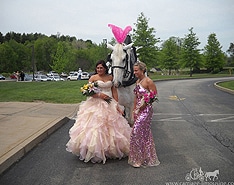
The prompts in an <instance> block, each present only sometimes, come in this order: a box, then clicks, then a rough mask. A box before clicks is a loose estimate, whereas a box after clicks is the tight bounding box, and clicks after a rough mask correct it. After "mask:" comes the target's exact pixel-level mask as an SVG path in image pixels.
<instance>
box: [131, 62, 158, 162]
mask: <svg viewBox="0 0 234 185" xmlns="http://www.w3.org/2000/svg"><path fill="white" fill-rule="evenodd" d="M145 71H146V65H145V64H144V63H143V62H137V63H135V64H134V74H135V75H136V77H137V78H138V80H137V84H136V87H135V89H134V93H135V95H136V98H135V102H134V107H135V108H134V125H133V129H132V133H131V137H130V152H129V157H128V163H129V164H130V165H132V166H133V167H140V166H143V167H146V166H157V165H159V164H160V162H159V160H158V157H157V154H156V149H155V144H154V140H153V135H152V132H151V120H152V116H153V107H152V102H146V100H145V99H144V96H146V95H145V94H146V93H149V92H152V94H153V95H154V96H152V101H154V100H155V99H154V100H153V98H156V97H157V96H156V95H157V89H156V86H155V84H154V82H153V81H152V80H151V79H150V78H149V77H146V76H145ZM148 101H149V100H148Z"/></svg>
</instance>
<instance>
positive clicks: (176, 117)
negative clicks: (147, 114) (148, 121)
mask: <svg viewBox="0 0 234 185" xmlns="http://www.w3.org/2000/svg"><path fill="white" fill-rule="evenodd" d="M153 115H154V116H155V118H157V119H154V120H153V121H171V122H173V121H174V122H175V121H177V122H178V121H180V122H181V121H186V120H185V119H184V117H191V116H193V117H202V118H203V119H204V120H205V121H206V122H207V123H212V122H213V123H214V122H222V123H223V122H233V123H234V114H196V115H191V114H176V113H172V114H169V113H155V114H153Z"/></svg>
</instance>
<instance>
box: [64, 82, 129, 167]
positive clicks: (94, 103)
mask: <svg viewBox="0 0 234 185" xmlns="http://www.w3.org/2000/svg"><path fill="white" fill-rule="evenodd" d="M98 86H99V87H100V89H101V90H102V93H105V94H107V95H108V96H110V97H112V93H111V87H112V82H111V81H108V82H103V81H98ZM116 105H117V102H116V101H115V100H114V99H112V101H111V103H110V104H108V103H107V102H105V101H104V100H103V99H100V98H93V97H89V98H87V100H86V101H84V102H82V103H81V105H80V107H79V111H78V113H77V119H76V122H75V124H74V125H73V127H72V128H71V129H70V131H69V135H70V140H69V141H68V143H67V144H66V146H67V148H66V150H67V151H69V152H72V153H73V154H75V155H77V156H79V159H80V160H84V162H88V161H91V162H93V163H96V162H98V163H99V162H102V163H103V164H104V163H105V162H106V159H107V158H113V159H115V158H118V159H121V158H123V157H126V156H128V153H129V142H130V134H131V130H132V129H131V127H130V126H129V124H128V122H127V120H126V119H125V118H124V117H123V116H122V115H121V114H120V113H119V112H118V111H117V110H116Z"/></svg>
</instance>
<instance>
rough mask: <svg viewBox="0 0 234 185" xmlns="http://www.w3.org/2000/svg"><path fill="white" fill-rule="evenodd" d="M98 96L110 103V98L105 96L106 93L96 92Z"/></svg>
mask: <svg viewBox="0 0 234 185" xmlns="http://www.w3.org/2000/svg"><path fill="white" fill-rule="evenodd" d="M98 97H99V98H101V99H103V100H105V101H106V102H107V103H110V102H111V100H112V98H111V97H109V96H107V95H106V94H104V93H98Z"/></svg>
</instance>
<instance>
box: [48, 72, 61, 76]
mask: <svg viewBox="0 0 234 185" xmlns="http://www.w3.org/2000/svg"><path fill="white" fill-rule="evenodd" d="M47 76H49V77H50V76H59V74H58V73H56V72H55V71H50V72H49V73H47Z"/></svg>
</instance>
